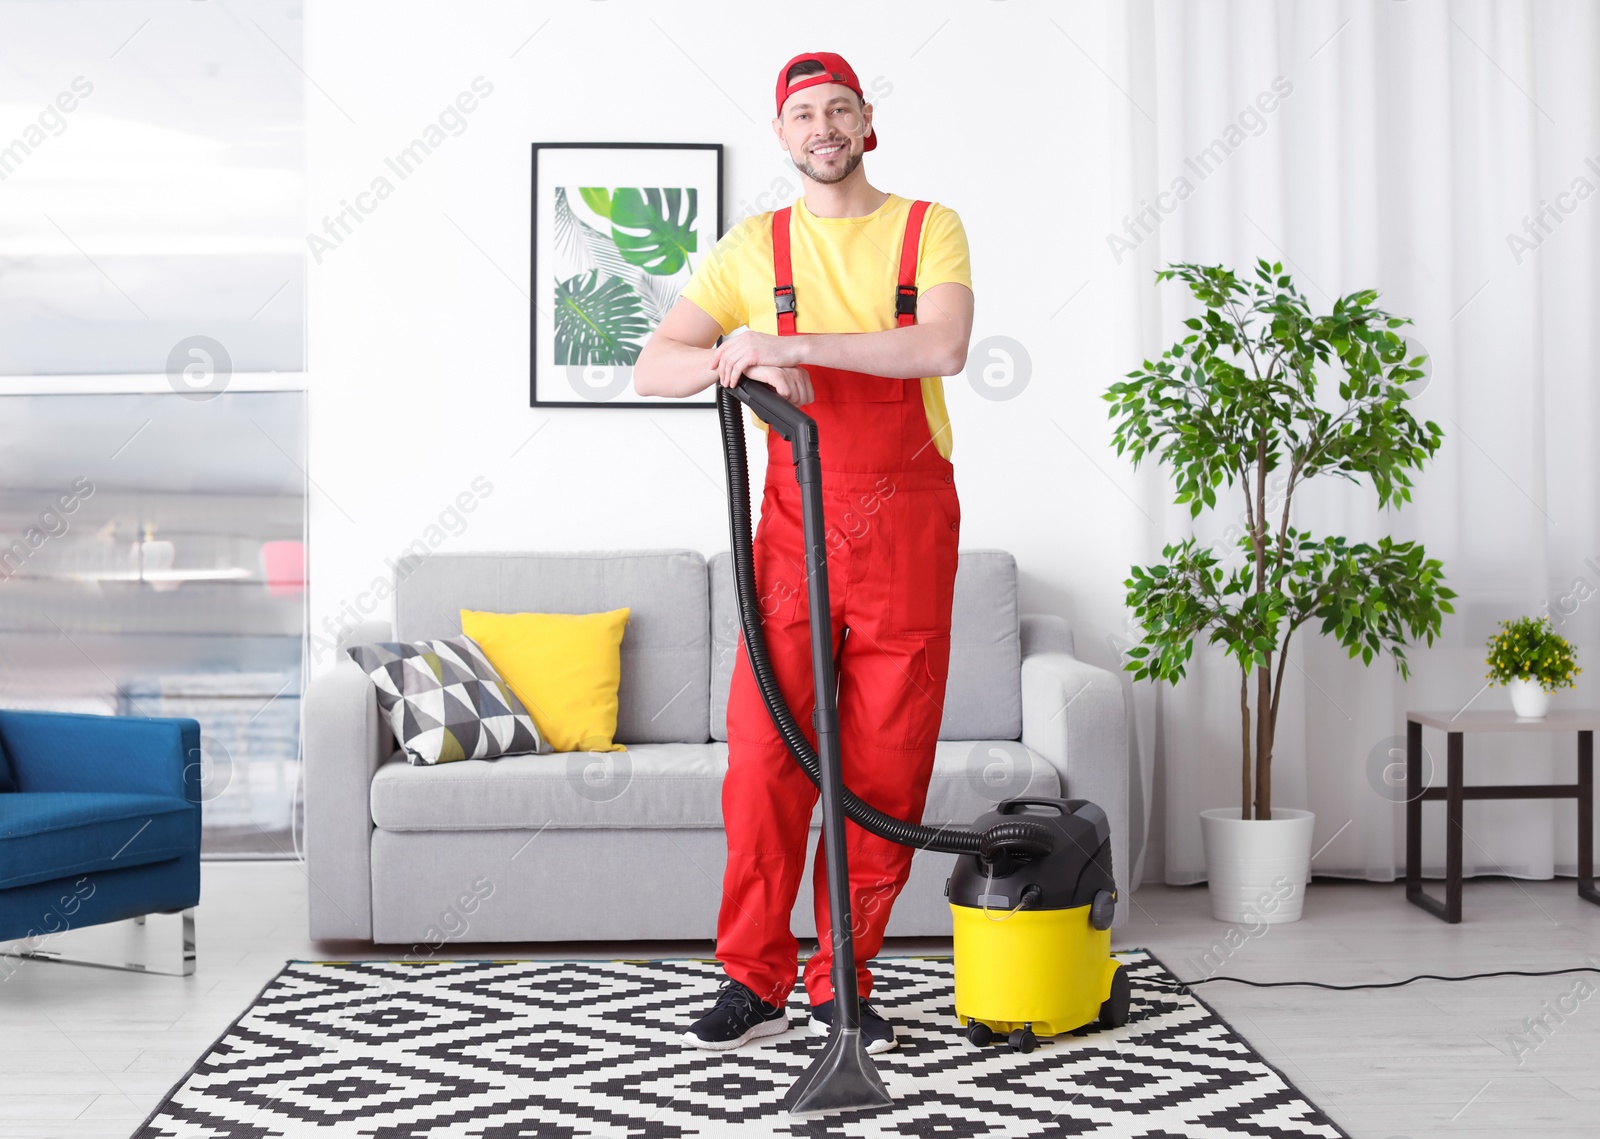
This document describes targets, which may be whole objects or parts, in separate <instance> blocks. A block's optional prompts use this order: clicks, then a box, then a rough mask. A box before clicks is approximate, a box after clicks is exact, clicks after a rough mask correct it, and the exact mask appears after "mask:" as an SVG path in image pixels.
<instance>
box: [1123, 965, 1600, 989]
mask: <svg viewBox="0 0 1600 1139" xmlns="http://www.w3.org/2000/svg"><path fill="white" fill-rule="evenodd" d="M1563 973H1600V968H1595V967H1594V966H1592V965H1578V966H1576V967H1574V968H1571V969H1545V970H1542V971H1539V972H1528V971H1525V970H1521V969H1500V970H1497V971H1495V972H1493V973H1468V974H1467V975H1466V976H1464V977H1443V976H1440V975H1439V974H1437V973H1418V974H1417V975H1416V976H1415V977H1407V978H1406V979H1405V980H1403V981H1374V982H1369V983H1367V984H1362V985H1329V984H1326V983H1324V982H1322V981H1251V980H1248V979H1247V978H1244V977H1200V978H1197V979H1196V980H1193V981H1179V982H1178V983H1177V984H1176V985H1168V984H1166V983H1164V982H1162V981H1141V982H1140V984H1141V985H1146V986H1148V987H1150V988H1153V989H1163V990H1165V991H1167V992H1173V993H1187V992H1188V991H1189V990H1190V989H1191V988H1193V987H1194V986H1195V985H1205V984H1209V983H1211V982H1212V981H1232V982H1233V983H1234V984H1236V985H1249V986H1250V987H1251V988H1255V989H1281V988H1285V987H1288V986H1291V985H1303V986H1308V987H1310V988H1314V989H1333V990H1335V991H1336V992H1349V991H1351V990H1352V989H1397V988H1399V987H1400V986H1401V985H1409V984H1411V983H1412V982H1413V981H1478V980H1482V979H1483V978H1485V977H1558V976H1560V975H1561V974H1563Z"/></svg>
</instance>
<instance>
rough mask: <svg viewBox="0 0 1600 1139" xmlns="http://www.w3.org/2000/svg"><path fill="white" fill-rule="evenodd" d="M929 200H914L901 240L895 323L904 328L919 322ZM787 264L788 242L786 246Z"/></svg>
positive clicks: (895, 293)
mask: <svg viewBox="0 0 1600 1139" xmlns="http://www.w3.org/2000/svg"><path fill="white" fill-rule="evenodd" d="M929 204H930V203H928V202H922V201H917V202H912V203H911V213H910V214H908V215H907V217H906V232H905V236H904V237H903V238H902V239H901V241H900V283H899V284H898V285H896V286H895V290H894V319H895V324H896V325H897V326H899V327H900V328H904V327H906V326H907V325H909V324H915V323H916V322H917V246H918V245H919V244H920V243H921V240H922V215H923V214H925V213H927V212H928V206H929ZM783 252H784V257H785V262H784V264H785V266H787V264H788V261H787V257H788V253H789V250H788V248H787V244H786V245H785V248H784V251H783Z"/></svg>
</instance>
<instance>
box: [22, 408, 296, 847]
mask: <svg viewBox="0 0 1600 1139" xmlns="http://www.w3.org/2000/svg"><path fill="white" fill-rule="evenodd" d="M305 454H306V393H305V392H303V391H273V392H231V391H225V392H222V393H220V394H217V395H215V396H211V397H209V398H206V399H203V400H201V399H196V398H193V397H192V396H185V395H180V394H176V393H163V394H155V395H151V394H127V395H124V394H112V395H107V394H95V395H12V396H0V707H7V708H45V709H59V710H66V711H83V712H96V713H104V714H110V715H119V716H192V717H193V718H194V719H196V720H198V721H199V722H200V728H201V733H202V747H203V756H202V761H201V762H202V782H203V791H202V795H203V798H204V807H203V818H204V841H203V844H202V853H203V854H205V855H207V856H210V857H227V856H251V857H260V856H269V857H276V856H284V857H291V856H292V855H293V852H294V841H293V839H292V837H291V823H292V820H291V813H292V811H293V810H294V802H295V791H296V785H297V779H298V775H299V751H300V733H299V725H300V696H301V691H302V688H303V685H304V679H305V676H306V657H305V650H306V637H305V634H306V627H307V626H306V608H305V541H306V483H307V477H306V471H305V463H306V460H305ZM293 825H294V829H295V833H299V826H298V823H297V822H295V823H293Z"/></svg>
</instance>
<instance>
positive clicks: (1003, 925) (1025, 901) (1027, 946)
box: [946, 798, 1129, 1052]
mask: <svg viewBox="0 0 1600 1139" xmlns="http://www.w3.org/2000/svg"><path fill="white" fill-rule="evenodd" d="M1017 817H1026V818H1029V819H1032V820H1035V821H1038V822H1041V823H1043V824H1045V825H1046V826H1048V827H1050V828H1051V829H1053V830H1055V831H1057V832H1058V833H1057V835H1056V842H1055V849H1054V850H1052V851H1051V852H1050V853H1049V854H1047V855H1044V856H1042V857H1039V858H1031V859H1027V860H1023V859H1020V858H1017V859H1007V858H1005V857H1003V856H1002V857H1001V858H999V859H998V860H996V861H995V862H992V863H991V862H986V861H985V860H984V859H983V858H982V857H981V856H980V855H976V854H967V855H962V856H960V858H959V860H958V861H957V863H956V867H955V869H954V871H953V872H952V873H951V875H950V881H949V883H948V884H947V887H946V892H947V893H948V894H949V896H950V913H951V917H952V919H953V922H954V933H955V938H954V941H955V944H954V952H955V1005H956V1016H957V1018H958V1019H959V1020H960V1021H961V1023H962V1024H963V1025H966V1026H967V1038H968V1039H969V1040H971V1041H972V1042H973V1043H975V1044H987V1043H988V1042H989V1041H990V1039H991V1038H992V1037H994V1036H995V1035H1005V1036H1007V1037H1008V1038H1009V1040H1010V1043H1011V1046H1012V1047H1013V1048H1015V1049H1017V1050H1018V1051H1024V1052H1026V1051H1031V1050H1032V1048H1033V1045H1034V1044H1035V1043H1036V1042H1037V1038H1038V1037H1040V1036H1056V1035H1059V1034H1060V1033H1063V1032H1071V1031H1073V1030H1075V1029H1078V1028H1082V1027H1083V1026H1084V1025H1087V1024H1090V1023H1093V1022H1096V1021H1098V1022H1099V1024H1100V1025H1101V1026H1102V1027H1105V1028H1115V1027H1118V1026H1120V1025H1122V1024H1125V1023H1127V1019H1128V1003H1129V991H1128V990H1129V986H1128V977H1127V969H1126V967H1125V966H1123V965H1121V964H1119V963H1118V962H1117V961H1115V960H1114V959H1113V958H1112V956H1111V918H1112V914H1113V912H1114V908H1115V904H1116V898H1117V893H1116V882H1115V880H1114V879H1113V877H1112V872H1111V841H1110V838H1111V828H1110V824H1109V822H1108V821H1107V819H1106V814H1105V812H1104V811H1103V810H1101V809H1100V808H1099V807H1098V806H1096V805H1095V804H1094V803H1091V802H1089V801H1088V800H1087V799H1042V798H1028V799H1008V800H1006V801H1005V802H1002V803H1000V804H999V805H998V806H997V807H996V809H995V810H994V811H993V812H991V813H990V814H988V815H985V816H983V817H982V818H981V819H978V820H977V821H976V822H975V823H974V824H973V827H974V829H975V830H983V829H985V828H986V827H988V826H991V825H993V824H995V823H998V822H1003V821H1005V820H1006V819H1007V818H1017Z"/></svg>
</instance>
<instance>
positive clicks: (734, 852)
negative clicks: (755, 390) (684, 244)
mask: <svg viewBox="0 0 1600 1139" xmlns="http://www.w3.org/2000/svg"><path fill="white" fill-rule="evenodd" d="M776 96H777V99H776V106H777V116H776V117H775V118H774V119H773V120H772V129H773V133H774V134H775V135H776V136H777V138H778V142H779V144H780V145H781V146H782V147H783V148H784V150H785V151H787V153H788V155H789V158H790V160H791V161H792V162H793V163H794V164H795V166H796V167H797V168H798V169H799V170H800V172H801V174H802V176H803V186H804V194H803V197H802V198H801V199H799V200H798V201H796V202H795V204H794V205H793V206H792V207H786V208H784V209H782V210H778V211H774V212H769V213H764V214H760V215H757V216H755V217H750V218H746V219H745V220H744V221H742V222H741V223H740V224H739V225H737V226H735V227H734V229H732V230H730V231H729V232H728V233H727V234H726V235H725V236H724V237H723V238H722V239H721V241H719V242H718V244H717V247H716V248H715V249H714V250H713V251H712V252H711V254H710V255H709V256H708V257H707V258H706V260H705V261H704V262H703V263H702V264H701V265H700V266H699V268H698V269H697V270H696V272H695V275H694V277H693V278H692V279H691V280H690V281H689V283H688V284H687V285H686V286H685V287H684V290H683V293H682V295H681V297H680V299H679V301H678V303H677V304H676V305H675V306H674V308H673V309H672V311H671V312H670V313H668V315H667V317H666V319H665V320H663V321H662V322H661V325H660V327H659V328H658V329H657V331H656V333H655V335H653V336H652V337H651V339H650V341H649V342H648V343H647V344H646V345H645V347H644V349H643V351H642V352H641V353H640V356H639V359H638V362H637V365H636V366H635V369H634V387H635V388H636V389H637V390H638V391H639V392H640V393H641V394H646V395H667V396H685V395H691V394H693V393H695V392H699V391H702V390H704V389H705V388H706V387H707V386H709V385H710V384H712V383H721V384H725V385H729V386H731V385H733V384H736V383H737V382H738V380H739V377H740V376H741V375H745V376H749V377H750V378H751V379H753V380H760V381H761V382H763V383H766V384H769V385H771V386H772V387H773V388H774V389H776V390H777V392H778V393H779V394H780V395H782V396H783V397H784V398H785V399H788V400H789V401H790V402H791V403H794V404H796V405H797V406H804V407H805V408H806V411H807V413H808V414H809V415H811V416H812V417H813V418H814V419H816V421H817V424H818V431H819V436H820V443H821V459H822V472H823V476H822V487H823V494H824V500H825V501H824V516H825V519H826V522H827V534H828V552H827V560H828V580H829V587H830V607H831V609H832V610H833V612H832V613H831V617H832V619H833V630H834V646H833V647H834V654H835V657H836V659H837V661H838V669H837V671H838V678H839V691H838V711H839V739H840V752H841V762H842V764H843V773H844V779H845V783H846V784H847V785H848V786H849V787H850V788H851V789H852V790H853V791H855V792H856V794H857V795H859V796H861V797H862V798H863V799H865V800H866V801H867V802H869V803H871V804H872V805H873V806H875V807H877V808H879V809H880V810H883V811H887V812H889V813H890V814H893V815H897V816H898V817H900V818H904V819H909V820H911V821H913V822H917V821H920V820H921V818H922V810H923V806H924V802H925V799H926V796H927V789H928V779H929V776H930V774H931V772H932V767H933V755H934V746H935V743H936V741H937V738H938V730H939V721H940V718H941V715H942V713H943V708H944V687H945V676H946V671H947V668H948V664H949V654H950V605H951V597H952V593H953V589H954V581H955V570H956V544H957V540H958V538H959V535H960V518H961V515H960V502H959V500H958V498H957V495H956V488H955V480H954V468H953V467H952V466H951V464H950V459H949V457H950V451H951V445H950V443H951V441H950V425H949V421H948V418H947V416H946V413H945V406H944V388H943V381H942V379H941V378H940V377H941V376H945V375H953V374H958V373H959V372H960V371H961V369H962V368H963V367H964V366H965V361H966V355H967V342H968V338H969V336H970V334H971V329H972V282H971V271H970V268H969V265H968V256H967V241H966V234H965V232H964V230H963V228H962V225H961V220H960V218H959V217H957V215H956V214H955V212H954V211H953V210H950V209H947V208H945V207H943V206H940V205H937V204H932V203H928V202H912V201H909V200H907V199H905V198H902V197H899V196H898V195H895V194H889V193H885V192H884V191H881V190H878V189H876V188H875V187H873V186H871V185H870V184H869V183H868V182H867V179H866V171H865V169H864V168H863V166H862V155H863V154H864V153H865V152H866V151H869V150H872V149H873V148H874V147H876V146H877V144H878V137H877V133H876V130H875V128H874V127H873V124H872V105H871V104H870V103H866V102H864V100H863V99H862V95H861V84H860V82H859V81H858V80H857V78H856V75H855V72H854V71H852V70H851V68H850V65H849V64H848V63H846V62H845V61H844V60H843V59H842V58H840V57H839V56H838V55H835V54H833V53H831V52H805V53H802V54H801V55H798V56H796V57H795V58H794V59H792V60H790V61H789V62H788V63H787V64H785V65H784V66H783V68H782V69H781V70H780V71H779V72H778V82H777V91H776ZM740 327H747V328H748V331H746V332H745V333H743V334H742V335H739V336H733V337H731V338H730V339H728V340H726V341H724V342H723V343H722V344H720V345H717V346H716V347H714V348H713V347H712V345H713V344H715V343H716V341H717V339H718V337H719V336H723V335H727V334H729V333H731V332H733V331H734V330H735V329H737V328H740ZM756 422H757V423H758V424H759V425H760V426H761V427H762V428H763V429H765V428H766V426H767V425H766V424H765V423H762V422H761V421H760V419H759V418H757V419H756ZM768 444H769V449H768V463H767V479H766V486H765V490H764V497H763V500H762V508H761V517H760V521H759V523H758V524H757V527H756V532H755V535H754V540H753V550H754V556H755V569H756V583H757V586H758V588H759V590H760V593H761V602H762V618H763V628H764V629H765V632H766V637H767V641H768V648H769V653H770V657H771V660H772V666H773V671H774V673H775V675H776V676H777V679H778V683H779V686H780V688H781V689H782V690H783V693H784V696H785V698H786V699H787V701H788V703H789V706H790V708H791V709H792V710H793V712H794V716H795V720H796V721H797V722H798V723H799V724H800V725H801V726H802V729H803V730H804V731H805V732H806V734H807V736H808V738H810V740H811V742H812V744H813V746H815V743H816V736H815V728H814V726H813V725H812V723H811V713H812V710H813V707H814V700H815V691H814V684H813V678H812V674H811V641H810V626H809V622H810V613H809V599H808V597H807V594H806V584H805V559H804V555H803V540H802V536H801V527H800V497H799V488H798V485H797V484H796V482H795V478H794V467H793V463H792V461H791V460H790V457H789V445H788V444H787V443H786V442H784V441H782V440H781V439H780V438H779V437H778V436H777V434H776V433H774V432H768ZM816 801H817V791H816V789H815V788H814V787H813V786H812V785H811V783H810V782H809V780H808V779H807V778H806V776H805V773H804V771H803V770H802V769H801V768H800V766H799V764H798V763H796V761H795V760H794V758H793V757H792V756H791V755H790V753H789V751H788V749H787V748H786V747H785V745H784V744H783V742H782V739H781V737H779V735H778V734H777V731H776V729H775V728H774V727H773V725H772V721H771V719H770V716H769V714H768V712H767V709H766V706H765V704H764V703H763V702H762V700H761V697H760V693H759V690H758V688H757V686H756V682H755V677H754V674H753V673H752V671H751V668H750V663H749V658H748V657H747V656H746V655H745V646H744V642H743V638H742V637H741V638H740V642H739V649H738V658H737V660H736V661H735V663H734V671H733V682H732V686H731V688H730V690H729V695H728V773H727V776H726V777H725V779H724V781H723V788H722V813H723V822H724V825H725V826H726V829H727V837H728V863H727V870H726V873H725V877H724V881H723V899H722V908H721V912H720V915H719V917H718V920H717V958H718V960H719V961H721V962H722V965H723V968H724V970H725V972H726V973H727V976H728V979H727V981H726V982H724V984H723V985H722V988H721V989H720V990H719V993H718V997H717V1001H716V1004H715V1006H714V1007H713V1008H712V1009H711V1010H710V1011H709V1012H708V1013H706V1014H705V1015H704V1016H702V1017H701V1018H700V1019H699V1020H698V1021H696V1022H695V1024H694V1025H693V1026H692V1027H691V1028H690V1029H689V1030H688V1031H687V1032H686V1033H685V1034H684V1035H685V1037H686V1039H687V1040H688V1042H689V1043H690V1044H693V1045H695V1046H697V1047H702V1048H715V1049H726V1048H735V1047H738V1046H739V1045H741V1044H743V1043H745V1042H746V1041H748V1040H751V1039H754V1038H757V1037H763V1036H770V1035H773V1034H776V1033H779V1032H783V1031H784V1030H785V1029H787V1027H788V1012H787V1009H786V1008H785V1003H786V1001H787V999H788V995H789V993H790V991H791V990H792V989H793V987H794V985H795V970H796V953H797V950H798V943H797V942H796V940H795V938H794V935H793V934H792V933H791V932H790V930H789V913H790V910H791V909H792V908H793V905H794V900H795V894H796V892H797V890H798V888H799V883H800V878H801V875H802V873H803V871H804V866H805V853H806V841H807V837H808V833H809V822H810V818H811V814H812V809H813V807H814V805H815V803H816ZM846 834H847V837H848V843H847V848H848V851H849V863H850V907H851V922H852V926H853V931H852V932H853V934H854V938H855V951H856V960H857V962H858V965H857V974H858V975H857V983H858V986H859V990H860V995H861V1004H860V1006H859V1008H860V1012H861V1017H860V1021H861V1028H862V1035H863V1039H864V1040H865V1042H866V1045H867V1050H868V1051H869V1052H882V1051H885V1050H886V1049H889V1048H892V1047H894V1043H895V1041H894V1029H893V1026H892V1025H891V1024H890V1023H889V1022H888V1021H887V1020H886V1019H885V1018H884V1017H883V1015H882V1014H881V1013H880V1012H879V1011H878V1010H877V1009H876V1008H874V1007H873V1006H872V1005H870V1004H868V1003H867V1000H866V998H867V997H868V996H869V995H870V993H871V990H872V974H871V972H870V970H869V969H868V962H869V961H870V960H871V958H872V957H873V956H875V955H876V954H877V952H878V950H879V948H880V947H881V945H882V943H883V931H884V926H885V924H886V923H887V922H888V919H889V910H890V907H891V906H892V904H893V902H894V899H895V897H896V896H897V895H898V894H899V892H900V889H901V887H902V886H904V885H905V881H906V877H907V875H908V874H909V872H910V863H911V855H912V853H913V852H912V851H911V850H910V849H909V848H907V847H902V846H898V845H896V844H894V843H891V842H888V841H887V840H884V839H880V838H878V837H876V836H874V835H871V834H868V833H867V832H865V831H863V830H862V829H861V828H860V827H858V826H856V825H855V824H854V823H850V824H848V826H847V828H846ZM813 879H814V887H815V890H814V894H815V896H814V899H813V901H814V910H815V914H816V923H817V936H818V939H819V947H818V950H817V952H816V953H815V954H813V955H812V956H811V957H810V958H809V960H808V961H807V963H806V969H805V987H806V992H807V995H808V997H809V998H810V1003H811V1019H812V1024H813V1028H814V1029H815V1030H816V1031H818V1032H824V1033H825V1032H826V1031H827V1030H828V1026H829V1025H830V1024H831V1022H832V1017H833V1003H834V1002H833V991H832V983H831V980H830V977H829V970H830V969H831V967H832V944H831V934H830V926H829V914H828V903H827V885H826V871H825V867H824V862H823V850H822V848H821V844H820V843H819V844H818V849H817V856H816V865H815V867H814V868H813Z"/></svg>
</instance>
